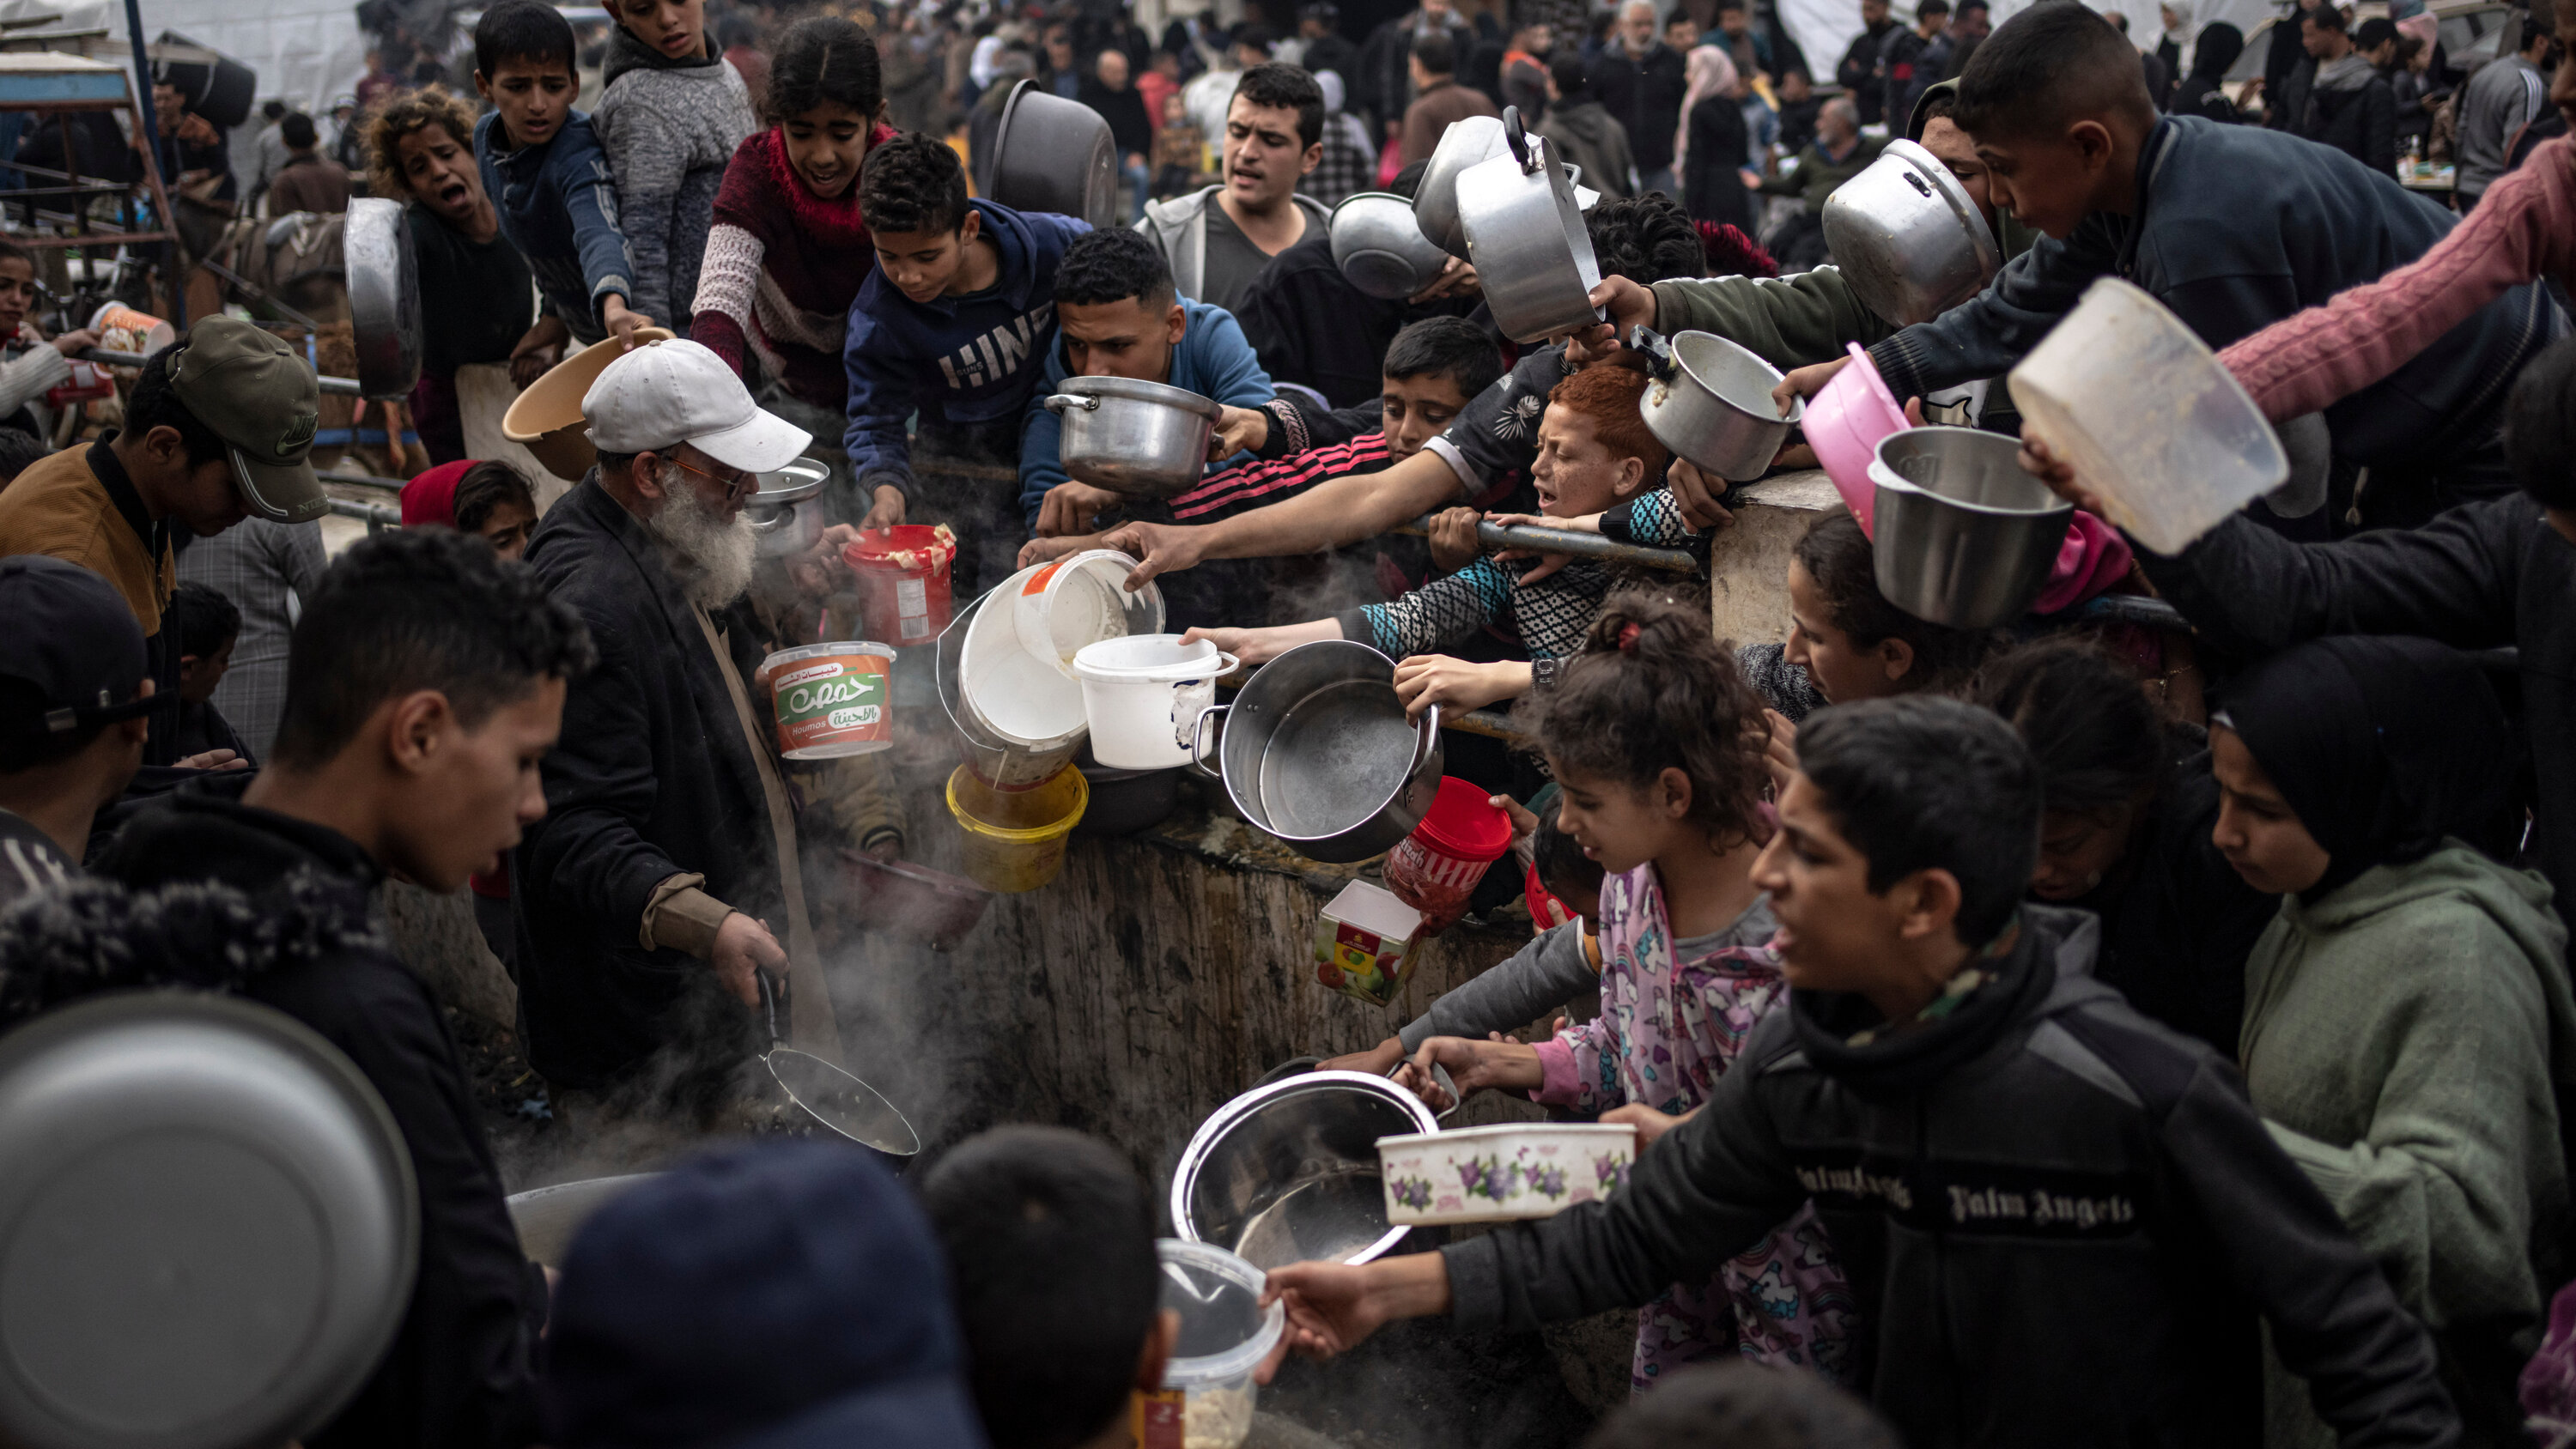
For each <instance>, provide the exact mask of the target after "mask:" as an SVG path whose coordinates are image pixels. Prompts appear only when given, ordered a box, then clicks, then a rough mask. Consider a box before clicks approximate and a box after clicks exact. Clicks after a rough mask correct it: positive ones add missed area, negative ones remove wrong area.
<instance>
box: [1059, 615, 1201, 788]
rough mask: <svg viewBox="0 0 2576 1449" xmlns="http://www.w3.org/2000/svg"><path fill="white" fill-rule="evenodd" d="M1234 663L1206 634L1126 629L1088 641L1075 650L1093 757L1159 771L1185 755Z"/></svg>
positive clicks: (1117, 765)
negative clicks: (1190, 638) (1193, 636)
mask: <svg viewBox="0 0 2576 1449" xmlns="http://www.w3.org/2000/svg"><path fill="white" fill-rule="evenodd" d="M1236 663H1237V661H1236V659H1235V657H1234V656H1233V655H1231V654H1226V653H1223V652H1220V651H1219V650H1218V649H1217V647H1216V645H1214V644H1213V643H1210V642H1209V641H1207V640H1205V639H1201V640H1199V641H1198V642H1196V643H1194V644H1184V643H1182V642H1181V636H1180V635H1178V634H1130V635H1128V636H1127V637H1125V638H1123V639H1103V640H1101V641H1100V642H1099V643H1097V644H1087V645H1084V646H1083V647H1082V649H1081V650H1080V651H1078V652H1077V653H1076V654H1075V655H1074V656H1073V674H1074V677H1075V678H1076V679H1078V680H1080V681H1081V682H1082V710H1083V713H1084V714H1085V715H1086V716H1087V717H1089V719H1090V721H1091V757H1092V758H1093V759H1095V760H1098V761H1099V762H1100V763H1102V764H1104V765H1109V766H1112V767H1114V768H1116V769H1121V770H1161V769H1167V768H1169V767H1171V766H1174V765H1186V764H1188V763H1189V761H1190V731H1191V730H1192V729H1194V728H1196V727H1197V725H1198V722H1199V716H1200V715H1202V714H1205V713H1206V712H1207V708H1208V706H1209V705H1211V704H1214V703H1215V702H1216V681H1217V676H1219V675H1221V674H1230V673H1232V672H1233V671H1234V668H1235V665H1236Z"/></svg>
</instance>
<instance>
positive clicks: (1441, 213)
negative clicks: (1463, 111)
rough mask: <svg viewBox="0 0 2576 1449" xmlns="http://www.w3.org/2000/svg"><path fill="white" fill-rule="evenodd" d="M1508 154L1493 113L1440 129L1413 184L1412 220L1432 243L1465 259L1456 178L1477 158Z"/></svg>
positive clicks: (1487, 158)
mask: <svg viewBox="0 0 2576 1449" xmlns="http://www.w3.org/2000/svg"><path fill="white" fill-rule="evenodd" d="M1505 154H1507V151H1506V148H1505V147H1504V145H1503V123H1502V120H1501V119H1500V118H1499V117H1495V116H1469V117H1468V118H1467V119H1465V120H1463V121H1452V122H1450V123H1449V129H1448V130H1446V131H1443V132H1441V133H1440V144H1439V146H1438V147H1436V148H1434V149H1433V151H1432V153H1431V163H1430V164H1429V165H1427V166H1425V167H1423V168H1422V180H1421V181H1420V182H1418V183H1416V184H1415V186H1414V188H1413V222H1414V225H1416V226H1418V227H1420V228H1421V229H1422V235H1423V237H1424V238H1425V239H1426V240H1428V241H1429V242H1430V243H1431V244H1432V245H1434V246H1436V247H1438V248H1440V249H1441V250H1442V251H1444V252H1447V253H1448V254H1449V255H1451V256H1453V257H1456V258H1457V259H1458V260H1460V261H1462V262H1463V261H1465V260H1467V231H1466V228H1465V227H1463V226H1461V225H1459V222H1458V178H1459V177H1460V176H1462V175H1465V174H1466V171H1467V168H1468V167H1470V166H1473V165H1475V164H1476V163H1477V162H1480V161H1485V160H1490V159H1491V158H1493V157H1496V156H1501V155H1505Z"/></svg>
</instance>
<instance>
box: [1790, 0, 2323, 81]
mask: <svg viewBox="0 0 2576 1449" xmlns="http://www.w3.org/2000/svg"><path fill="white" fill-rule="evenodd" d="M1775 3H1776V4H1777V5H1778V6H1779V10H1780V23H1781V24H1782V25H1783V26H1785V27H1786V28H1787V29H1788V32H1789V37H1790V38H1791V39H1792V40H1795V41H1797V42H1798V48H1799V49H1800V50H1803V51H1805V52H1806V54H1807V64H1808V65H1809V66H1811V67H1813V68H1814V70H1815V74H1816V79H1817V80H1818V81H1819V82H1830V81H1832V79H1833V69H1834V66H1835V65H1836V64H1837V63H1838V62H1840V61H1841V60H1842V58H1843V52H1844V51H1846V50H1849V49H1850V48H1851V43H1852V40H1853V38H1854V37H1855V36H1858V35H1859V34H1860V0H1775ZM2086 3H2088V4H2090V5H2092V6H2093V8H2094V9H2096V10H2101V11H2111V10H2117V11H2120V12H2121V13H2122V14H2125V15H2127V16H2128V17H2129V38H2130V40H2131V41H2133V42H2135V43H2136V44H2137V46H2138V48H2139V49H2141V50H2145V49H2151V48H2153V47H2154V45H2155V43H2156V42H2157V41H2158V40H2160V39H2162V38H2163V36H2164V26H2165V22H2164V16H2163V14H2162V13H2161V11H2160V9H2159V6H2158V3H2157V0H2086ZM2031 4H2032V0H1993V7H1994V8H1993V9H1992V10H1991V11H1989V12H1988V14H1989V17H1990V18H1991V19H1992V20H1993V22H1994V23H1995V24H1997V25H2001V24H2003V23H2004V22H2005V21H2006V20H2009V19H2011V18H2012V17H2013V16H2015V15H2018V14H2020V13H2021V12H2022V11H2024V10H2027V9H2029V8H2030V7H2031ZM2177 8H2181V9H2188V10H2190V11H2191V12H2192V13H2191V20H2190V24H2189V27H2188V30H2187V32H2186V33H2187V34H2197V33H2199V30H2200V27H2202V26H2204V25H2208V24H2211V23H2213V22H2215V21H2220V20H2224V21H2227V22H2228V23H2229V24H2232V25H2234V26H2235V27H2236V28H2237V29H2239V30H2242V31H2246V32H2248V33H2251V32H2252V31H2253V29H2254V26H2255V25H2256V24H2257V23H2258V22H2260V21H2262V20H2263V19H2265V18H2266V17H2268V16H2270V15H2272V14H2273V13H2275V9H2276V7H2275V6H2274V5H2273V4H2272V0H2178V3H2177ZM1889 13H1890V14H1892V15H1894V16H1895V17H1896V18H1897V19H1898V20H1900V21H1903V22H1906V23H1909V24H1910V23H1911V22H1912V20H1913V18H1914V6H1913V3H1912V0H1895V3H1894V4H1893V6H1892V7H1891V9H1890V10H1889Z"/></svg>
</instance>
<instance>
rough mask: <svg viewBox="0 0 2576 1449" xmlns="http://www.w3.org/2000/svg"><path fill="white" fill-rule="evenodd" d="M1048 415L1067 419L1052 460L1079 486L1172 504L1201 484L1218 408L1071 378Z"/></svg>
mask: <svg viewBox="0 0 2576 1449" xmlns="http://www.w3.org/2000/svg"><path fill="white" fill-rule="evenodd" d="M1059 386H1061V387H1062V388H1063V391H1061V392H1059V393H1057V394H1056V395H1055V396H1053V397H1050V398H1048V399H1047V400H1046V410H1047V411H1048V412H1051V413H1054V414H1055V415H1056V416H1057V417H1060V418H1062V419H1064V432H1063V436H1062V437H1061V439H1059V441H1058V442H1057V444H1056V458H1057V459H1058V461H1060V462H1062V463H1063V464H1064V471H1065V472H1066V473H1068V474H1070V475H1072V476H1073V477H1074V478H1076V479H1078V480H1079V481H1081V482H1084V483H1089V484H1092V485H1094V486H1096V487H1100V488H1106V489H1108V490H1109V491H1110V492H1112V493H1116V494H1120V495H1123V496H1125V497H1128V498H1169V497H1171V496H1172V495H1173V494H1175V493H1183V492H1187V491H1188V490H1189V489H1191V488H1194V487H1196V486H1197V485H1198V481H1199V478H1200V477H1201V475H1203V474H1204V473H1205V472H1206V470H1207V461H1208V443H1209V440H1210V439H1212V438H1213V437H1214V436H1215V435H1216V419H1217V405H1216V404H1215V403H1214V402H1212V401H1210V400H1209V399H1207V398H1203V397H1201V396H1199V395H1198V394H1197V393H1194V392H1186V391H1183V390H1182V389H1180V388H1177V387H1166V386H1164V385H1163V384H1161V383H1159V382H1140V381H1138V380H1136V379H1134V378H1130V377H1068V378H1066V379H1065V380H1064V381H1063V382H1062V383H1061V384H1059Z"/></svg>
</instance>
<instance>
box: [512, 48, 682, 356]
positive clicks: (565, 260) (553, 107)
mask: <svg viewBox="0 0 2576 1449" xmlns="http://www.w3.org/2000/svg"><path fill="white" fill-rule="evenodd" d="M474 89H475V90H477V91H479V92H481V93H482V96H483V99H484V100H486V101H488V102H490V103H491V104H492V107H493V110H492V111H491V113H490V114H488V115H486V116H484V117H483V119H482V120H480V121H478V122H476V123H475V126H474V161H475V164H476V166H477V167H479V168H480V169H481V170H482V172H483V190H484V193H485V194H486V195H488V196H490V197H491V198H492V205H493V206H494V208H495V209H497V210H498V211H499V212H500V214H501V234H502V235H503V236H506V237H508V238H509V239H510V245H512V246H514V247H517V248H518V249H519V254H520V255H521V256H524V257H526V258H527V259H528V270H529V271H531V272H533V273H535V274H536V279H537V289H538V290H539V291H541V292H543V293H544V294H545V298H546V308H547V310H548V312H550V313H551V314H552V316H553V319H554V321H555V322H559V323H560V324H561V325H562V326H563V327H564V328H565V329H566V330H567V331H569V332H570V333H571V334H572V336H573V339H574V340H575V341H578V342H580V343H582V344H584V345H588V344H590V343H593V342H597V341H599V340H600V339H601V338H603V337H607V336H610V335H611V334H614V335H615V336H616V337H617V338H618V339H619V340H621V341H624V340H627V339H628V338H629V337H631V335H632V334H633V332H634V331H635V329H636V328H638V327H643V326H649V325H651V323H652V320H653V319H651V318H649V317H646V316H645V315H644V314H642V313H640V312H636V311H632V310H630V309H629V308H628V307H627V305H626V303H627V298H628V297H630V296H631V295H632V294H633V292H634V283H633V282H632V281H631V280H629V279H630V278H632V277H633V276H634V273H635V268H634V264H633V262H632V260H631V259H630V258H629V256H628V254H627V250H626V234H625V233H624V232H621V231H619V230H618V229H617V187H616V185H615V184H614V183H613V182H611V181H610V180H609V176H608V156H607V153H605V152H603V151H602V150H600V148H599V138H598V137H596V136H594V135H592V134H591V130H590V117H588V116H586V115H584V114H582V113H581V112H580V111H576V110H574V109H573V108H572V101H573V97H574V96H575V95H576V94H578V93H579V92H580V90H581V82H580V80H579V79H578V78H577V77H575V76H574V74H573V36H572V26H571V25H570V24H569V23H567V22H566V21H565V20H564V18H563V16H561V15H559V14H557V13H556V12H555V8H554V7H553V6H551V5H545V4H540V3H538V0H502V3H500V4H498V5H495V6H493V7H492V8H491V9H489V10H486V11H484V12H483V18H482V19H481V20H479V21H477V22H475V26H474ZM664 320H665V321H667V320H669V319H667V318H666V319H664ZM541 325H544V324H541Z"/></svg>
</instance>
